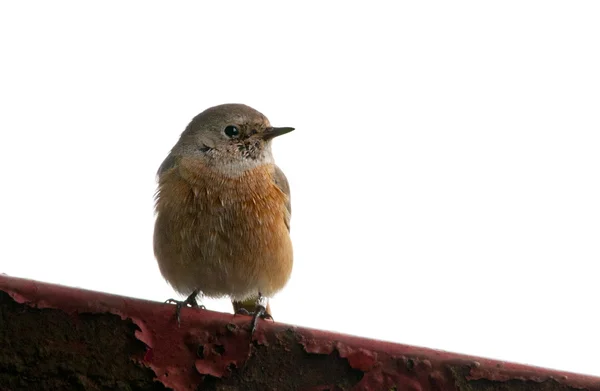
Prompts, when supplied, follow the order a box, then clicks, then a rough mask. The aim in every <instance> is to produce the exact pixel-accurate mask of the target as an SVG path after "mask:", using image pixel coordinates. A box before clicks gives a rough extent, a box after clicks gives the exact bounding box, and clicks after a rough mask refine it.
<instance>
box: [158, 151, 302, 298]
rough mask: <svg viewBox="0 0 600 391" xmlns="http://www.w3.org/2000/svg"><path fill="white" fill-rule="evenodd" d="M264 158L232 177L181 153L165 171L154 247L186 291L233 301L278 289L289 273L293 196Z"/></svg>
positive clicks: (168, 272) (167, 270)
mask: <svg viewBox="0 0 600 391" xmlns="http://www.w3.org/2000/svg"><path fill="white" fill-rule="evenodd" d="M273 172H274V166H273V165H272V164H266V165H263V166H259V167H257V168H253V169H251V170H247V171H245V172H244V173H242V174H241V175H239V176H237V177H228V176H225V175H223V174H221V173H219V172H218V171H216V170H212V169H210V168H207V167H206V166H204V165H203V164H202V163H201V162H199V161H197V160H195V159H191V158H182V159H181V160H180V162H179V164H178V165H176V166H175V167H173V168H171V169H170V170H168V171H166V172H164V173H162V174H161V176H160V178H159V188H158V192H157V201H156V212H157V219H156V228H155V232H154V252H155V254H156V258H157V260H158V264H159V267H160V270H161V273H162V275H163V276H164V277H165V279H166V280H167V281H168V282H169V283H170V284H171V285H172V286H173V288H174V289H175V290H177V291H178V292H179V293H181V294H185V295H187V294H190V293H191V292H192V291H193V290H194V289H199V290H200V291H202V293H203V294H204V295H206V296H209V297H221V296H229V297H231V298H232V299H234V300H244V299H246V298H249V297H252V296H254V297H256V295H257V293H258V292H261V293H262V294H263V295H265V296H272V295H273V294H274V293H276V292H277V291H279V290H280V289H281V288H283V286H284V285H285V283H286V282H287V280H288V279H289V277H290V274H291V270H292V262H293V260H292V258H293V257H292V244H291V240H290V237H289V231H288V228H287V225H286V221H289V211H288V209H287V208H286V202H287V201H288V196H287V195H286V194H284V193H283V192H282V191H281V189H280V188H279V187H278V186H277V185H276V184H275V182H274V181H273Z"/></svg>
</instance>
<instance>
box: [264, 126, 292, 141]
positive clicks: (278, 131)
mask: <svg viewBox="0 0 600 391" xmlns="http://www.w3.org/2000/svg"><path fill="white" fill-rule="evenodd" d="M292 130H294V128H267V129H265V131H264V132H263V134H262V138H263V140H265V141H267V140H271V139H274V138H275V137H277V136H281V135H282V134H286V133H289V132H291V131H292Z"/></svg>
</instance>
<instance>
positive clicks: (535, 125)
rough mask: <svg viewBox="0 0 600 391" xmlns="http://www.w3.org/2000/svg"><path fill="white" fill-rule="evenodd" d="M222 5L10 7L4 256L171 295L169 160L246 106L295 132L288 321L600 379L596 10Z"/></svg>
mask: <svg viewBox="0 0 600 391" xmlns="http://www.w3.org/2000/svg"><path fill="white" fill-rule="evenodd" d="M211 3H213V4H211V5H208V4H205V5H198V4H193V3H191V2H178V3H174V2H149V1H139V2H133V1H132V2H95V3H92V2H60V1H52V2H38V3H35V2H10V3H9V2H3V3H2V5H1V6H0V40H1V41H0V50H1V61H0V70H1V71H0V110H1V114H0V135H1V136H0V164H1V167H2V180H1V185H0V186H1V189H0V197H1V198H0V200H1V202H0V214H1V219H0V229H1V231H2V232H1V235H2V236H1V237H2V240H1V245H0V272H4V273H7V274H10V275H13V276H21V277H29V278H34V279H39V280H43V281H51V282H55V283H60V284H66V285H71V286H78V287H82V288H87V289H94V290H101V291H106V292H112V293H118V294H122V295H130V296H135V297H141V298H147V299H152V300H164V299H166V298H168V297H171V296H172V295H173V291H172V290H171V288H170V287H169V286H168V285H167V284H166V283H165V282H164V280H163V279H162V277H161V276H160V273H159V271H158V268H157V266H156V263H155V260H154V257H153V253H152V230H153V220H154V215H153V194H154V190H155V173H156V170H157V168H158V166H159V165H160V163H161V162H162V160H163V158H164V157H165V156H166V154H167V153H168V151H169V149H170V148H171V146H172V145H173V144H174V143H175V141H176V140H177V138H178V137H179V134H180V133H181V131H182V130H183V129H184V127H185V126H186V124H187V123H188V121H189V120H190V119H191V118H192V117H193V116H194V115H196V114H197V113H198V112H200V111H202V110H204V109H205V108H207V107H210V106H213V105H216V104H221V103H227V102H240V103H246V104H248V105H250V106H253V107H255V108H256V109H258V110H259V111H262V112H263V113H265V114H266V115H267V116H268V117H269V118H270V120H271V122H272V123H273V124H274V125H276V126H294V127H295V128H296V131H295V132H293V133H291V134H289V135H286V136H283V137H281V138H280V139H277V140H276V141H275V143H274V151H275V157H276V160H277V162H278V164H279V165H280V166H281V167H282V169H283V170H284V171H285V172H286V174H287V176H288V178H289V180H290V183H291V186H292V197H293V210H294V215H293V218H292V237H293V241H294V247H295V268H294V273H293V277H292V280H291V281H290V283H289V284H288V286H287V288H286V289H285V290H284V291H283V292H282V293H281V294H279V295H278V296H277V297H276V299H275V300H274V301H273V312H274V316H275V319H276V320H277V321H280V322H286V323H294V324H298V325H305V326H309V327H313V328H321V329H328V330H335V331H340V332H345V333H351V334H357V335H361V336H368V337H372V338H379V339H386V340H391V341H397V342H402V343H407V344H413V345H420V346H427V347H432V348H438V349H444V350H450V351H456V352H462V353H468V354H473V355H481V356H486V357H492V358H499V359H504V360H510V361H517V362H523V363H529V364H536V365H540V366H548V367H553V368H559V369H564V370H570V371H576V372H583V373H590V374H596V375H600V367H599V366H598V359H597V354H598V351H600V338H599V336H598V330H599V329H600V321H599V318H598V300H599V298H600V287H599V286H598V281H599V279H598V272H597V267H598V264H599V261H600V244H599V243H600V242H599V240H600V183H599V179H600V176H599V171H600V153H599V151H600V134H599V132H600V126H599V125H600V114H599V113H600V76H599V75H600V23H599V20H600V5H598V3H597V2H592V1H587V2H586V1H578V2H569V1H563V2H556V1H504V2H493V3H492V2H481V1H470V2H462V1H461V2H439V3H438V2H416V3H415V2H411V3H410V4H409V3H402V4H397V3H398V2H366V1H365V2H363V3H352V2H327V3H325V2H319V3H317V2H315V3H311V2H294V3H291V2H289V3H283V2H272V3H262V4H261V5H257V4H254V5H249V4H246V3H229V2H211ZM206 304H207V305H208V306H209V308H212V309H217V310H221V311H229V310H230V309H229V305H228V303H227V301H225V300H220V301H216V302H215V301H211V300H208V301H206Z"/></svg>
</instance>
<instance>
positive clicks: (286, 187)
mask: <svg viewBox="0 0 600 391" xmlns="http://www.w3.org/2000/svg"><path fill="white" fill-rule="evenodd" d="M273 181H274V182H275V184H276V185H277V187H279V189H281V191H282V192H283V193H284V194H285V195H286V196H287V201H286V203H285V208H286V209H287V211H288V213H287V215H286V218H285V225H286V226H287V228H288V231H289V229H290V219H291V217H292V199H291V195H290V184H289V183H288V180H287V178H286V177H285V174H284V173H283V171H281V168H279V167H277V166H275V171H274V172H273Z"/></svg>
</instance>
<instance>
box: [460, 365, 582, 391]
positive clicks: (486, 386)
mask: <svg viewBox="0 0 600 391" xmlns="http://www.w3.org/2000/svg"><path fill="white" fill-rule="evenodd" d="M449 369H450V371H451V372H452V374H453V376H454V379H455V382H456V386H457V387H458V389H459V390H461V391H579V390H582V388H577V387H571V386H568V385H566V384H562V383H560V382H558V381H557V380H555V379H552V378H547V379H546V380H542V381H538V380H531V379H526V378H521V379H517V378H514V377H513V378H508V377H506V378H504V379H503V380H498V379H493V378H492V379H485V378H479V379H472V378H471V375H470V372H471V368H469V367H449Z"/></svg>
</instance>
